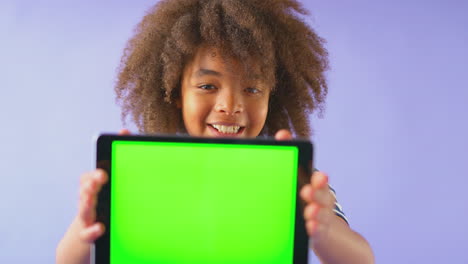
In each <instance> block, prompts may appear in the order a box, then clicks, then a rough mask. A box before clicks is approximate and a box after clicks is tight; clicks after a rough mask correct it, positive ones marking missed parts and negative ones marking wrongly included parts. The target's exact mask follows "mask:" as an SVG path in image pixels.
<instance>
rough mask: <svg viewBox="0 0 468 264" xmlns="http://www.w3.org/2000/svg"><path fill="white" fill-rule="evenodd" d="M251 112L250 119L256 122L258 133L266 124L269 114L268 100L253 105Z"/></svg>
mask: <svg viewBox="0 0 468 264" xmlns="http://www.w3.org/2000/svg"><path fill="white" fill-rule="evenodd" d="M249 112H250V120H251V121H252V122H253V123H254V125H255V128H256V130H258V133H260V131H261V130H262V128H263V126H264V125H265V122H266V118H267V114H268V101H264V102H258V103H257V104H255V105H253V106H252V108H251V111H249Z"/></svg>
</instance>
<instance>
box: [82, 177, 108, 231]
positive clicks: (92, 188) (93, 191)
mask: <svg viewBox="0 0 468 264" xmlns="http://www.w3.org/2000/svg"><path fill="white" fill-rule="evenodd" d="M106 181H107V174H106V172H105V171H104V170H101V169H98V170H96V171H94V172H93V173H91V175H87V176H85V180H84V181H82V184H81V187H80V199H79V201H80V204H79V216H80V219H81V220H82V221H83V223H84V224H85V225H89V224H91V223H93V222H94V221H95V220H96V203H97V194H98V192H99V190H100V189H101V188H102V186H103V184H104V183H105V182H106Z"/></svg>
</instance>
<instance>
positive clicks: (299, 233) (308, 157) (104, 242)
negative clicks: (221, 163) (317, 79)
mask: <svg viewBox="0 0 468 264" xmlns="http://www.w3.org/2000/svg"><path fill="white" fill-rule="evenodd" d="M115 140H123V141H157V142H185V143H188V142H190V143H214V144H216V143H217V144H248V145H273V146H296V147H298V150H299V157H298V163H299V164H298V181H297V185H298V186H297V187H298V188H297V195H296V197H297V198H296V217H295V219H296V221H295V234H294V253H293V256H294V257H293V264H302V263H307V261H308V252H309V250H308V236H307V232H306V230H305V223H304V218H303V202H302V200H301V198H300V197H299V190H300V188H301V187H302V186H303V185H304V184H305V183H306V182H307V181H308V179H309V177H310V175H311V172H312V168H313V167H312V163H313V162H312V160H313V145H312V143H311V142H310V141H305V140H286V141H278V140H274V139H264V138H255V139H233V138H199V137H188V136H162V135H158V136H151V135H116V134H103V135H100V136H99V137H98V139H97V144H96V150H97V151H96V168H100V169H103V170H105V171H106V172H107V173H108V175H109V180H108V182H107V183H106V184H105V185H104V186H103V187H102V189H101V191H100V192H99V194H98V203H97V209H96V211H97V214H96V218H97V221H99V222H102V223H103V224H104V225H105V226H106V231H105V233H104V235H103V236H101V237H100V238H98V239H97V240H96V241H95V248H94V254H93V256H92V257H93V258H94V263H95V264H109V263H110V260H109V256H110V252H109V247H110V234H109V230H110V219H109V216H110V192H111V190H110V187H109V186H110V182H111V181H112V176H111V175H112V172H111V148H112V142H113V141H115Z"/></svg>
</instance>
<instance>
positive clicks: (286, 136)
mask: <svg viewBox="0 0 468 264" xmlns="http://www.w3.org/2000/svg"><path fill="white" fill-rule="evenodd" d="M275 139H276V140H290V139H292V135H291V132H289V130H287V129H281V130H280V131H278V132H276V134H275Z"/></svg>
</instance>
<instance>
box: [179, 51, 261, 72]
mask: <svg viewBox="0 0 468 264" xmlns="http://www.w3.org/2000/svg"><path fill="white" fill-rule="evenodd" d="M187 66H190V68H191V72H192V74H195V73H197V72H199V71H200V70H212V71H216V72H219V73H221V74H229V75H242V76H244V77H247V78H249V79H260V74H259V73H260V67H259V65H258V63H256V61H255V60H254V59H253V58H250V59H248V60H247V61H243V62H241V61H240V60H239V59H237V58H235V57H233V56H232V55H229V54H226V52H223V51H222V50H221V49H218V48H214V47H206V46H202V47H200V48H199V49H198V50H197V52H196V53H195V55H194V57H193V59H192V60H191V61H190V62H189V63H188V65H187Z"/></svg>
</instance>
